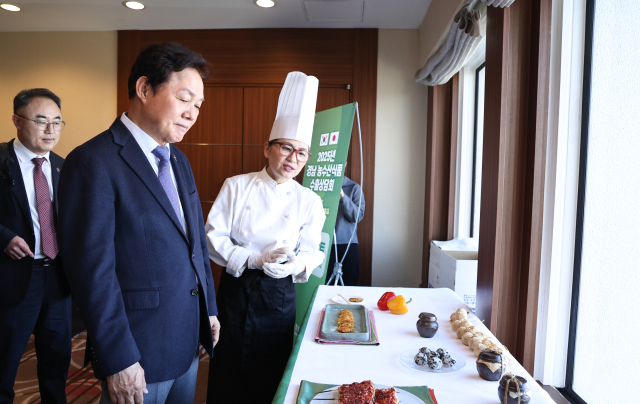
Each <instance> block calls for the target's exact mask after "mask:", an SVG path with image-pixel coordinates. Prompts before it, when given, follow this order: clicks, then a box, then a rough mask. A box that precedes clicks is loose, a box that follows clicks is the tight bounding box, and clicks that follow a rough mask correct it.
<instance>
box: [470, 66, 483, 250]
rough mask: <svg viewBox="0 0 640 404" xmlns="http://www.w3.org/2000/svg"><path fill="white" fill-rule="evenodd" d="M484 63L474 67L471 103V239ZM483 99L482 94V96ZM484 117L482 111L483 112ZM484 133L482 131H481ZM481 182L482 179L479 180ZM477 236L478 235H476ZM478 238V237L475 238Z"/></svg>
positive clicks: (471, 234) (473, 220) (471, 233)
mask: <svg viewBox="0 0 640 404" xmlns="http://www.w3.org/2000/svg"><path fill="white" fill-rule="evenodd" d="M484 59H485V61H484V62H482V63H481V64H480V66H478V67H476V74H475V101H474V103H473V153H472V154H473V158H472V163H471V209H470V212H469V213H470V219H469V237H471V238H473V227H474V226H473V225H474V222H475V214H474V212H475V205H476V175H477V172H476V166H477V160H476V157H477V155H478V90H479V87H480V85H479V83H478V78H479V77H480V70H482V69H484V68H485V65H486V57H485V58H484ZM482 96H483V97H484V93H483V94H482ZM483 115H484V111H483ZM483 133H484V131H483ZM480 180H482V178H481V179H480ZM478 236H479V235H478ZM476 238H478V237H476Z"/></svg>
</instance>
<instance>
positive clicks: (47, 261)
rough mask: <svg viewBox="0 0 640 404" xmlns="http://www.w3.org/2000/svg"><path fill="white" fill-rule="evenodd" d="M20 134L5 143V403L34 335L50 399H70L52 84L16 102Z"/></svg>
mask: <svg viewBox="0 0 640 404" xmlns="http://www.w3.org/2000/svg"><path fill="white" fill-rule="evenodd" d="M12 119H13V124H14V125H15V127H16V129H17V139H13V140H11V141H10V142H8V143H0V247H1V248H2V254H0V375H1V380H0V403H2V404H5V403H12V402H13V397H14V391H13V385H14V382H15V378H16V373H17V371H18V365H19V364H20V359H21V357H22V353H23V352H24V350H25V347H26V346H27V343H28V342H29V337H30V336H31V334H34V335H35V348H36V357H37V360H38V365H37V372H38V383H39V385H40V396H41V399H42V402H43V403H66V402H67V400H66V395H65V390H64V389H65V384H66V381H67V372H68V371H69V362H70V360H71V297H70V294H69V286H68V284H67V280H66V278H65V276H64V271H63V269H62V265H61V263H60V259H59V254H58V241H57V239H56V224H57V223H56V216H57V215H56V213H57V210H58V207H59V206H58V198H57V195H56V189H57V186H58V179H59V177H60V169H61V168H62V163H63V161H64V160H63V159H62V158H61V157H60V156H58V155H57V154H55V153H54V152H52V150H53V148H54V147H55V146H56V144H58V140H60V131H61V130H62V129H63V128H64V122H63V121H62V113H61V112H60V98H58V96H57V95H55V94H54V93H52V92H51V91H49V90H47V89H45V88H35V89H31V90H23V91H21V92H20V93H18V95H16V97H15V98H14V100H13V117H12Z"/></svg>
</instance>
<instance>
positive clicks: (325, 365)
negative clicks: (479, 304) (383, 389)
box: [284, 286, 554, 404]
mask: <svg viewBox="0 0 640 404" xmlns="http://www.w3.org/2000/svg"><path fill="white" fill-rule="evenodd" d="M386 291H393V292H394V293H395V294H397V295H403V296H405V297H406V299H407V300H409V299H410V298H413V301H412V302H411V303H409V312H408V313H407V314H404V315H394V314H391V313H390V312H388V311H381V310H379V309H378V307H377V302H378V299H379V298H380V296H382V294H383V293H384V292H386ZM338 293H342V295H344V296H345V297H347V298H348V297H352V296H360V297H363V298H364V299H365V300H364V302H363V304H364V305H365V306H366V307H367V308H369V309H373V313H374V316H375V320H376V328H377V330H378V337H379V340H380V345H379V346H355V345H331V344H327V345H320V344H318V343H316V342H315V341H314V337H315V335H316V331H317V326H318V321H320V313H321V310H322V308H323V307H324V306H325V305H326V304H328V303H331V302H330V301H329V299H330V298H332V297H333V296H335V295H337V294H338ZM461 307H462V308H466V309H467V310H469V309H468V306H467V305H465V304H464V302H463V301H462V299H460V298H459V297H458V296H457V295H456V294H455V293H454V292H453V291H451V290H450V289H409V288H369V287H340V286H320V287H319V289H318V292H317V294H316V298H315V301H314V302H313V307H312V311H311V314H310V317H309V322H308V324H307V328H306V330H305V333H304V337H303V340H302V343H301V346H300V352H299V353H298V358H297V360H296V363H295V367H294V368H293V372H292V374H291V381H290V383H289V387H288V390H287V395H286V398H285V400H284V402H285V403H286V404H289V403H295V402H296V397H297V396H298V388H299V387H300V381H301V380H308V381H311V382H315V383H326V384H343V383H353V382H361V381H363V380H371V381H373V382H374V383H375V384H382V385H389V386H423V385H427V386H428V387H429V388H432V389H434V390H435V395H436V399H437V400H438V403H439V404H454V403H456V404H459V403H465V404H471V403H474V404H476V403H477V404H497V403H499V399H498V382H489V381H486V380H484V379H481V378H480V376H478V372H477V370H476V357H475V355H474V354H473V352H472V351H471V350H470V349H469V347H468V346H466V345H464V344H463V343H462V341H461V340H459V339H458V338H456V335H455V333H454V332H453V331H452V330H451V326H450V325H449V316H450V315H451V313H453V312H454V311H455V310H456V309H458V308H461ZM423 311H426V312H429V313H433V314H435V315H436V316H437V318H438V325H439V329H438V332H437V333H436V335H435V336H434V337H433V338H422V337H420V335H419V334H418V332H417V330H416V322H417V321H418V315H419V314H420V312H423ZM469 317H470V321H471V322H472V323H473V324H474V325H476V323H479V324H478V325H477V327H478V328H479V329H480V330H481V331H482V332H483V333H485V334H489V335H492V334H491V333H490V332H489V330H488V329H487V328H486V327H485V326H484V325H483V324H481V323H480V320H479V319H478V318H477V317H476V316H475V315H473V313H471V315H470V316H469ZM424 346H426V347H429V348H432V349H434V348H445V349H448V350H449V352H450V353H451V354H452V355H453V356H454V357H456V358H457V357H463V358H464V359H465V361H466V362H467V364H466V366H465V367H464V368H463V369H461V370H459V371H456V372H453V373H443V374H435V373H427V372H422V371H419V370H415V369H410V368H408V367H406V366H405V365H403V364H402V363H400V354H401V353H402V352H404V351H406V350H408V349H414V350H415V351H416V353H417V352H418V349H419V348H420V347H424ZM507 371H508V372H512V373H514V374H516V375H518V376H523V377H524V378H526V379H527V381H528V382H529V386H531V391H532V402H535V403H536V404H543V403H549V404H553V403H554V401H553V400H552V399H551V397H549V395H548V394H547V393H546V392H545V391H544V390H543V389H542V388H541V387H540V386H539V385H538V384H537V383H536V382H535V380H534V379H533V377H531V375H530V374H529V373H527V371H525V369H524V368H523V367H522V366H521V365H520V364H519V363H517V362H515V361H514V363H512V364H511V365H510V367H509V368H508V369H507Z"/></svg>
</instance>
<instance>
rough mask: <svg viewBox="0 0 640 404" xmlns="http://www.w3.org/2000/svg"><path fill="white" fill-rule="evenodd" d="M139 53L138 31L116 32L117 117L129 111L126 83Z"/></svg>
mask: <svg viewBox="0 0 640 404" xmlns="http://www.w3.org/2000/svg"><path fill="white" fill-rule="evenodd" d="M138 53H140V31H118V73H117V74H118V76H117V77H118V83H117V86H118V91H117V95H116V97H117V98H116V100H117V108H118V116H120V115H122V113H123V112H125V111H128V110H129V91H128V86H127V81H128V79H129V74H130V73H131V67H132V66H133V62H135V60H136V58H137V57H138Z"/></svg>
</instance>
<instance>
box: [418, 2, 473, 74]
mask: <svg viewBox="0 0 640 404" xmlns="http://www.w3.org/2000/svg"><path fill="white" fill-rule="evenodd" d="M467 1H468V0H433V1H432V2H431V4H430V5H429V10H428V11H427V14H425V16H424V20H423V21H422V24H420V26H419V27H418V36H419V38H420V39H419V43H418V52H419V57H418V58H417V59H416V60H417V62H416V70H417V69H419V68H420V67H422V65H423V64H424V62H426V61H427V59H428V58H429V56H431V54H432V53H433V52H434V51H435V50H436V49H437V47H438V45H439V44H440V41H442V40H443V39H444V34H445V33H447V32H449V27H451V23H452V22H453V16H454V15H455V13H456V11H458V9H460V7H461V6H462V5H463V4H465V3H467ZM414 73H415V72H414Z"/></svg>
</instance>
